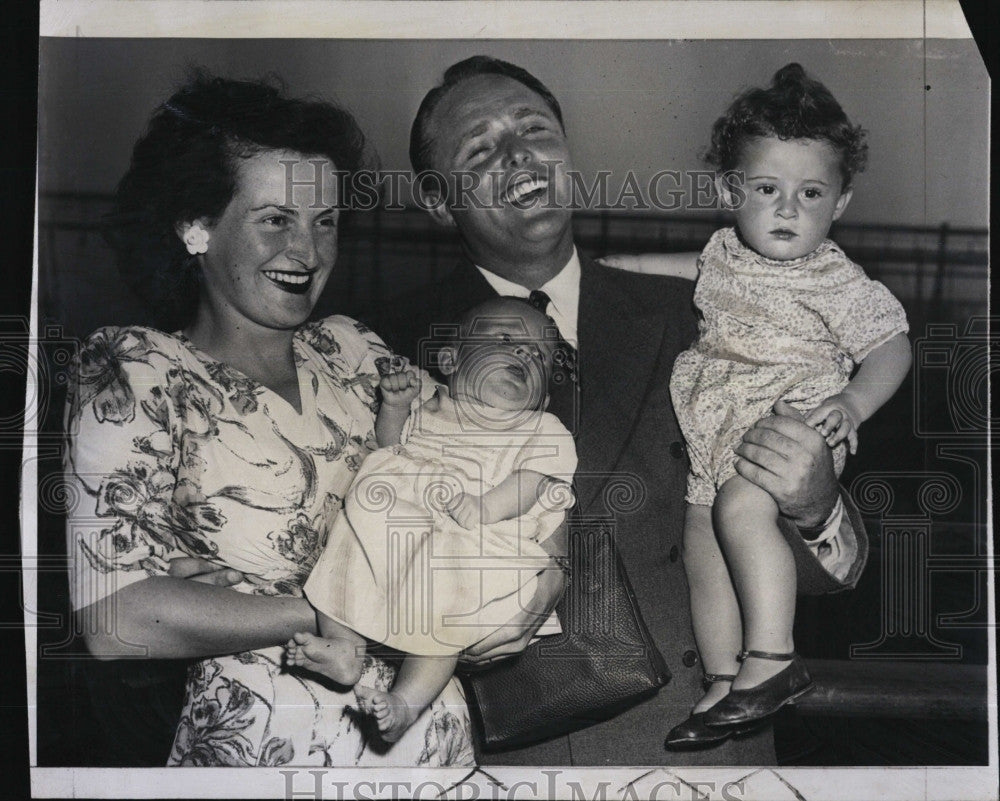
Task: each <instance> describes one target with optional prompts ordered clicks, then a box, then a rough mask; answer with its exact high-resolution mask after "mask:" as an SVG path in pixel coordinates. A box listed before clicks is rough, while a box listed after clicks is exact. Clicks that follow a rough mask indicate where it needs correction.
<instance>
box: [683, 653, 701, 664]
mask: <svg viewBox="0 0 1000 801" xmlns="http://www.w3.org/2000/svg"><path fill="white" fill-rule="evenodd" d="M681 662H683V663H684V667H694V666H695V665H697V664H698V654H696V653H695V652H694V651H685V652H684V656H682V657H681Z"/></svg>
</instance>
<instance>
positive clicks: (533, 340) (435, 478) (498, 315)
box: [286, 298, 576, 742]
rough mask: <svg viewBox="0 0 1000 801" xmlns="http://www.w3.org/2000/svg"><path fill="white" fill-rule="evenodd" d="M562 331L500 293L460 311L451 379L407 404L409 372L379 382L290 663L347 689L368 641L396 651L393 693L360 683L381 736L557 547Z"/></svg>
mask: <svg viewBox="0 0 1000 801" xmlns="http://www.w3.org/2000/svg"><path fill="white" fill-rule="evenodd" d="M557 336H558V335H557V334H556V332H555V328H554V326H553V324H552V322H551V321H550V320H549V319H548V318H547V317H546V316H545V315H544V314H543V313H542V312H540V311H538V310H537V309H535V308H534V307H532V306H530V305H529V304H528V303H526V302H525V301H523V300H518V299H516V298H496V299H494V300H491V301H487V302H486V303H483V304H480V305H479V306H477V307H475V308H474V309H472V310H470V311H469V312H467V313H466V315H465V316H464V317H463V319H462V321H461V323H460V325H459V329H458V335H457V337H456V338H455V339H454V341H452V342H451V343H449V344H448V345H446V346H445V347H443V348H442V349H441V350H440V352H439V354H438V364H439V367H440V369H441V372H442V373H443V374H445V375H446V376H447V389H445V388H444V387H439V388H438V389H437V391H436V392H435V393H434V394H433V395H432V396H431V397H428V398H426V399H425V400H424V402H423V403H420V404H419V406H418V407H417V408H416V410H415V411H414V412H413V414H411V412H410V410H411V405H413V404H414V402H415V401H416V400H417V399H418V397H419V396H420V395H421V382H420V381H419V379H418V377H417V375H416V373H415V372H413V371H412V370H406V371H404V372H398V373H393V374H390V375H387V376H385V377H383V379H382V381H381V384H380V389H381V392H382V406H381V409H380V411H379V414H378V417H377V419H376V423H375V432H376V438H377V440H378V444H379V446H380V448H379V450H377V451H375V452H374V453H372V454H371V455H370V456H369V457H368V458H367V459H366V460H365V462H364V463H363V464H362V466H361V469H360V471H359V473H358V476H357V478H356V479H355V481H354V483H353V485H352V487H351V490H350V492H349V494H348V497H347V499H346V502H345V513H344V514H342V515H340V516H339V517H338V518H337V521H336V522H335V523H334V526H333V529H332V531H331V533H330V536H329V540H328V542H327V544H326V547H325V549H324V551H323V554H322V555H321V556H320V559H319V561H318V562H317V564H316V567H315V568H314V569H313V571H312V574H311V575H310V577H309V580H308V581H307V582H306V585H305V588H304V589H305V593H306V596H307V597H308V598H309V600H310V602H311V603H312V604H313V606H314V607H315V608H316V610H317V619H318V621H319V631H320V635H321V636H318V637H317V636H315V635H313V634H309V633H299V634H296V635H295V637H294V638H293V639H292V640H290V641H289V642H288V644H287V646H286V657H287V660H288V662H289V663H290V664H293V665H298V666H301V667H304V668H307V669H309V670H312V671H315V672H318V673H321V674H323V675H325V676H327V677H329V678H331V679H333V680H334V681H336V682H338V683H340V684H345V685H356V683H357V681H358V679H359V677H360V675H361V669H362V663H363V658H364V654H365V642H366V640H373V641H376V642H379V643H383V644H385V645H388V646H390V647H391V648H393V649H395V650H398V651H402V652H404V653H405V657H404V659H403V663H402V665H401V667H400V670H399V673H398V675H397V677H396V680H395V683H394V684H393V686H392V688H391V690H389V691H388V692H382V691H379V690H376V689H373V688H369V687H361V686H355V692H356V694H357V696H358V699H359V703H360V705H361V708H362V710H364V711H366V712H370V713H371V714H373V715H374V717H375V720H376V723H377V725H378V728H379V730H380V732H381V734H382V737H383V739H385V740H386V741H387V742H393V741H395V740H398V739H399V738H400V737H401V736H402V734H403V732H405V731H406V729H407V728H408V727H409V726H410V725H412V724H413V722H414V721H415V720H416V719H417V717H418V716H419V715H420V713H421V712H422V711H423V709H424V708H425V707H427V706H428V705H429V704H430V702H431V701H433V700H434V698H436V697H437V695H438V694H439V693H440V692H441V690H442V689H443V688H444V686H445V684H446V683H447V682H448V680H449V679H450V678H451V676H452V674H453V672H454V670H455V665H456V662H457V658H458V654H459V652H460V651H462V650H463V649H465V648H467V647H468V646H470V645H472V644H474V643H476V642H479V641H480V640H482V639H483V638H484V637H486V636H488V635H489V634H490V633H492V632H493V631H495V630H496V629H498V628H500V627H501V626H503V625H504V624H506V623H507V622H508V621H509V620H511V619H512V618H513V617H514V616H515V615H516V614H517V613H518V612H519V611H521V609H522V603H521V599H522V598H530V597H531V596H532V595H533V594H534V592H535V588H536V584H537V581H538V576H539V574H540V573H541V572H542V571H543V570H545V569H550V568H552V567H553V564H554V560H553V559H552V558H551V557H552V556H560V555H561V554H560V553H558V549H557V548H555V546H554V544H553V543H552V542H550V537H551V535H552V534H553V532H555V530H556V529H557V528H559V526H560V525H561V523H562V522H563V518H564V510H565V509H566V508H568V507H569V506H571V505H572V503H573V495H572V489H571V486H570V485H571V482H572V479H573V472H574V470H575V469H576V450H575V448H574V445H573V439H572V437H571V436H570V435H569V432H567V431H566V429H565V428H564V427H563V426H562V424H561V423H560V422H559V421H558V420H557V419H556V418H555V417H554V416H553V415H551V414H548V413H546V412H545V411H544V409H545V407H546V406H547V405H548V385H549V379H550V377H551V370H552V360H553V353H554V351H555V347H556V344H557V342H558V339H557ZM428 388H429V387H428ZM428 394H429V392H425V393H424V395H428ZM554 539H555V538H553V540H554ZM555 562H556V564H558V560H555Z"/></svg>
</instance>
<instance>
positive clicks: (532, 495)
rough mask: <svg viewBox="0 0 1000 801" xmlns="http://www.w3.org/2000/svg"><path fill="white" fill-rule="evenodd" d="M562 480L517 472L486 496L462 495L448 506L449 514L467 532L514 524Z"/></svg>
mask: <svg viewBox="0 0 1000 801" xmlns="http://www.w3.org/2000/svg"><path fill="white" fill-rule="evenodd" d="M558 480H559V479H556V478H552V477H551V476H547V475H545V474H544V473H538V472H536V471H534V470H515V471H514V472H513V473H511V474H510V475H509V476H507V478H505V479H504V480H503V481H501V482H500V483H499V484H497V485H496V486H495V487H494V488H493V489H491V490H488V491H486V492H484V493H483V494H482V495H470V494H469V493H467V492H463V493H460V494H459V495H457V496H456V497H455V498H454V500H452V502H451V503H450V504H449V505H448V514H450V515H451V517H452V519H454V520H455V522H457V523H458V524H459V525H460V526H462V527H463V528H474V527H475V526H477V525H479V524H480V523H498V522H499V521H501V520H513V519H514V518H516V517H520V516H521V515H523V514H527V512H528V510H529V509H531V507H532V506H534V505H535V503H536V502H537V501H538V499H539V498H540V497H541V495H542V494H543V493H544V491H545V487H546V485H547V484H548V483H549V482H550V481H558Z"/></svg>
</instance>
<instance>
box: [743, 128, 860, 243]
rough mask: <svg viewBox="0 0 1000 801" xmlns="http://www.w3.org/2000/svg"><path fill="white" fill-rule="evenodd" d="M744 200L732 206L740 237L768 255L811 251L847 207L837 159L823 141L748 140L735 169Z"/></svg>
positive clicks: (835, 153)
mask: <svg viewBox="0 0 1000 801" xmlns="http://www.w3.org/2000/svg"><path fill="white" fill-rule="evenodd" d="M737 169H738V170H739V171H741V172H742V173H743V174H744V176H745V179H744V183H743V185H742V194H743V195H744V196H745V199H744V200H743V202H742V205H741V206H740V207H739V208H738V209H736V224H737V226H738V227H739V229H740V235H741V236H742V237H743V241H744V242H746V243H747V245H749V246H750V247H751V248H753V249H754V250H755V251H756V252H757V253H759V254H761V255H762V256H766V257H767V258H769V259H779V260H781V261H787V260H790V259H797V258H799V257H801V256H805V255H807V254H809V253H812V252H813V251H814V250H815V249H816V248H817V247H819V245H820V244H821V243H822V242H823V240H824V239H825V238H826V235H827V234H828V233H829V231H830V226H831V225H832V224H833V221H834V220H836V219H838V218H839V217H840V215H841V214H843V212H844V209H846V208H847V203H848V202H849V201H850V199H851V192H850V191H847V192H841V177H840V158H839V156H838V154H837V151H836V150H835V149H834V148H833V146H832V145H830V144H829V143H828V142H825V141H823V140H819V139H787V140H781V139H778V138H777V137H773V136H766V137H760V138H756V139H753V140H751V141H750V142H748V143H747V144H746V146H745V147H744V149H743V154H742V157H741V158H740V163H739V165H738V167H737Z"/></svg>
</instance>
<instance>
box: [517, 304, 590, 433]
mask: <svg viewBox="0 0 1000 801" xmlns="http://www.w3.org/2000/svg"><path fill="white" fill-rule="evenodd" d="M551 302H552V299H551V298H550V297H549V296H548V295H547V294H545V293H544V292H542V291H541V290H540V289H533V290H531V294H530V295H528V303H530V304H531V305H532V306H534V307H535V308H536V309H538V310H539V311H540V312H541V313H542V314H544V315H546V316H548V308H549V304H550V303H551ZM549 320H550V321H551V322H552V325H553V326H555V327H556V331H558V330H559V327H558V326H556V324H555V320H552V318H551V317H549ZM552 363H553V364H552V391H551V393H550V396H551V398H550V404H549V411H550V412H552V413H553V414H554V415H555V416H556V417H558V418H559V419H560V420H561V421H562V423H563V425H565V426H566V428H568V429H569V430H570V432H571V433H572V434H573V435H574V436H575V435H576V433H577V424H578V422H579V414H580V376H579V373H578V372H577V361H576V348H574V347H573V346H572V345H570V344H569V343H568V342H567V341H566V340H565V339H563V338H562V335H561V334H560V335H559V339H558V341H557V342H556V348H555V353H553V355H552Z"/></svg>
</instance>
